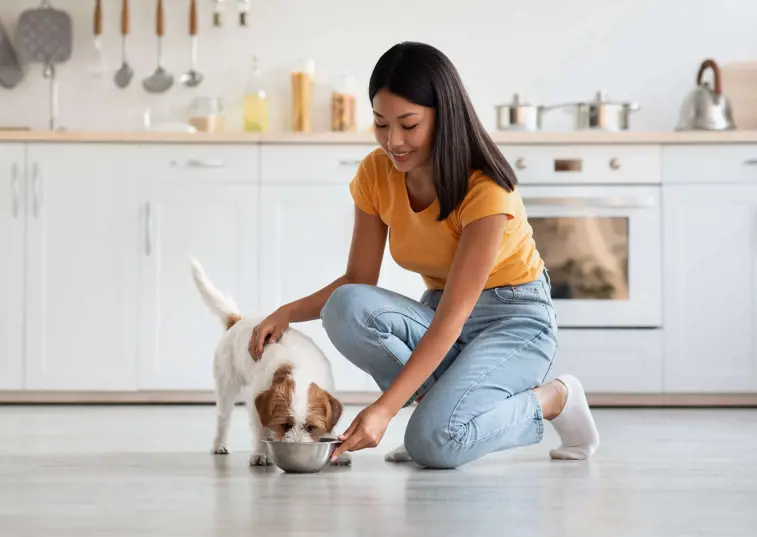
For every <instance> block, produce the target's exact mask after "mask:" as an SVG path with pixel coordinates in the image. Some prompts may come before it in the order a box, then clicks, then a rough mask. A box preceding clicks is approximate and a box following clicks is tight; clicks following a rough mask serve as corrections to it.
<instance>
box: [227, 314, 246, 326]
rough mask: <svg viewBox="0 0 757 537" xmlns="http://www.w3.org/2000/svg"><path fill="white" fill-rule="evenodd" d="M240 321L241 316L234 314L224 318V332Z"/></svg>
mask: <svg viewBox="0 0 757 537" xmlns="http://www.w3.org/2000/svg"><path fill="white" fill-rule="evenodd" d="M241 320H242V316H241V315H238V314H236V313H231V314H229V316H228V317H227V318H226V330H228V329H229V328H231V327H232V326H234V325H235V324H237V323H238V322H239V321H241Z"/></svg>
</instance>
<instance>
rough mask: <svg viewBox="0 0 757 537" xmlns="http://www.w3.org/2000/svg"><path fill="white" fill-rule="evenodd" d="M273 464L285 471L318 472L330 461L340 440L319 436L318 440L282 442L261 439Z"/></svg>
mask: <svg viewBox="0 0 757 537" xmlns="http://www.w3.org/2000/svg"><path fill="white" fill-rule="evenodd" d="M263 442H264V443H265V445H266V449H268V456H269V457H271V461H273V464H275V465H276V466H278V467H279V468H280V469H282V470H283V471H285V472H288V473H293V474H295V473H296V474H312V473H316V472H320V471H321V470H323V469H324V468H325V467H326V466H328V464H329V462H330V461H331V455H332V454H333V453H334V450H335V449H336V448H337V446H338V445H339V444H341V442H340V441H339V440H337V439H336V438H321V439H320V441H319V442H282V441H279V440H263Z"/></svg>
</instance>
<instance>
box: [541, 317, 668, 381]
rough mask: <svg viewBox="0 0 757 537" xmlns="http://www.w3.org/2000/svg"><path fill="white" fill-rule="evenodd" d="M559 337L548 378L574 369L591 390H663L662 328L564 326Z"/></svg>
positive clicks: (558, 319) (574, 373) (574, 372)
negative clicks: (587, 328) (573, 328)
mask: <svg viewBox="0 0 757 537" xmlns="http://www.w3.org/2000/svg"><path fill="white" fill-rule="evenodd" d="M557 322H558V324H559V322H560V317H559V314H558V318H557ZM558 337H559V340H560V346H559V347H558V349H557V356H556V357H555V361H554V363H553V364H552V369H551V370H550V372H549V375H548V377H547V379H553V378H555V377H557V376H559V375H562V374H564V373H570V374H572V375H575V376H576V377H578V379H579V380H580V381H581V383H582V384H583V386H584V389H585V390H586V391H587V392H591V393H662V391H663V381H662V378H663V360H662V357H663V351H662V330H600V329H597V330H578V329H575V330H571V329H566V328H563V329H560V332H559V335H558Z"/></svg>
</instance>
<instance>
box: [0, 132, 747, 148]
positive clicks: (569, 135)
mask: <svg viewBox="0 0 757 537" xmlns="http://www.w3.org/2000/svg"><path fill="white" fill-rule="evenodd" d="M491 135H492V138H493V139H494V141H495V142H496V143H498V144H502V145H508V144H513V145H540V144H547V145H548V144H651V145H674V144H733V143H757V130H737V131H727V132H713V131H689V132H675V131H660V132H641V131H625V132H578V131H576V132H493V133H491ZM0 142H80V143H81V142H92V143H223V144H371V145H373V144H375V143H376V142H375V140H374V138H373V133H372V132H370V131H362V132H353V133H341V132H321V133H312V134H302V133H290V132H281V133H262V134H258V133H250V134H247V133H225V134H208V133H197V134H187V133H172V132H157V131H137V132H122V131H103V132H88V131H63V132H49V131H22V130H5V131H3V130H0Z"/></svg>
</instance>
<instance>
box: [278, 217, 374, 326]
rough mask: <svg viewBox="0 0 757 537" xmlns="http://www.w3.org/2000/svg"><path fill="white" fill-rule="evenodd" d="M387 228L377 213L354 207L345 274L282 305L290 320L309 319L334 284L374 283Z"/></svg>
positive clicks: (323, 302) (317, 315) (330, 292)
mask: <svg viewBox="0 0 757 537" xmlns="http://www.w3.org/2000/svg"><path fill="white" fill-rule="evenodd" d="M386 234H387V227H386V225H385V224H384V223H383V222H382V221H381V219H380V218H379V217H378V216H374V215H371V214H368V213H366V212H364V211H362V210H360V209H358V208H357V207H355V224H354V226H353V228H352V244H351V245H350V254H349V257H348V259H347V270H346V271H345V273H344V274H343V275H342V276H340V277H339V278H337V279H336V280H334V281H333V282H331V283H330V284H328V285H327V286H326V287H324V288H323V289H321V290H319V291H316V292H315V293H313V294H312V295H309V296H306V297H304V298H301V299H299V300H296V301H294V302H290V303H289V304H286V305H285V306H282V309H284V310H285V311H286V312H287V313H288V314H289V319H290V320H291V321H292V322H304V321H312V320H314V319H317V318H318V317H319V316H320V313H321V310H322V309H323V306H324V304H326V301H327V300H328V299H329V297H330V296H331V294H332V293H333V292H334V290H335V289H336V288H337V287H340V286H342V285H344V284H348V283H365V284H369V285H376V284H377V283H378V278H379V273H380V271H381V262H382V260H383V258H384V248H385V246H386Z"/></svg>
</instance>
